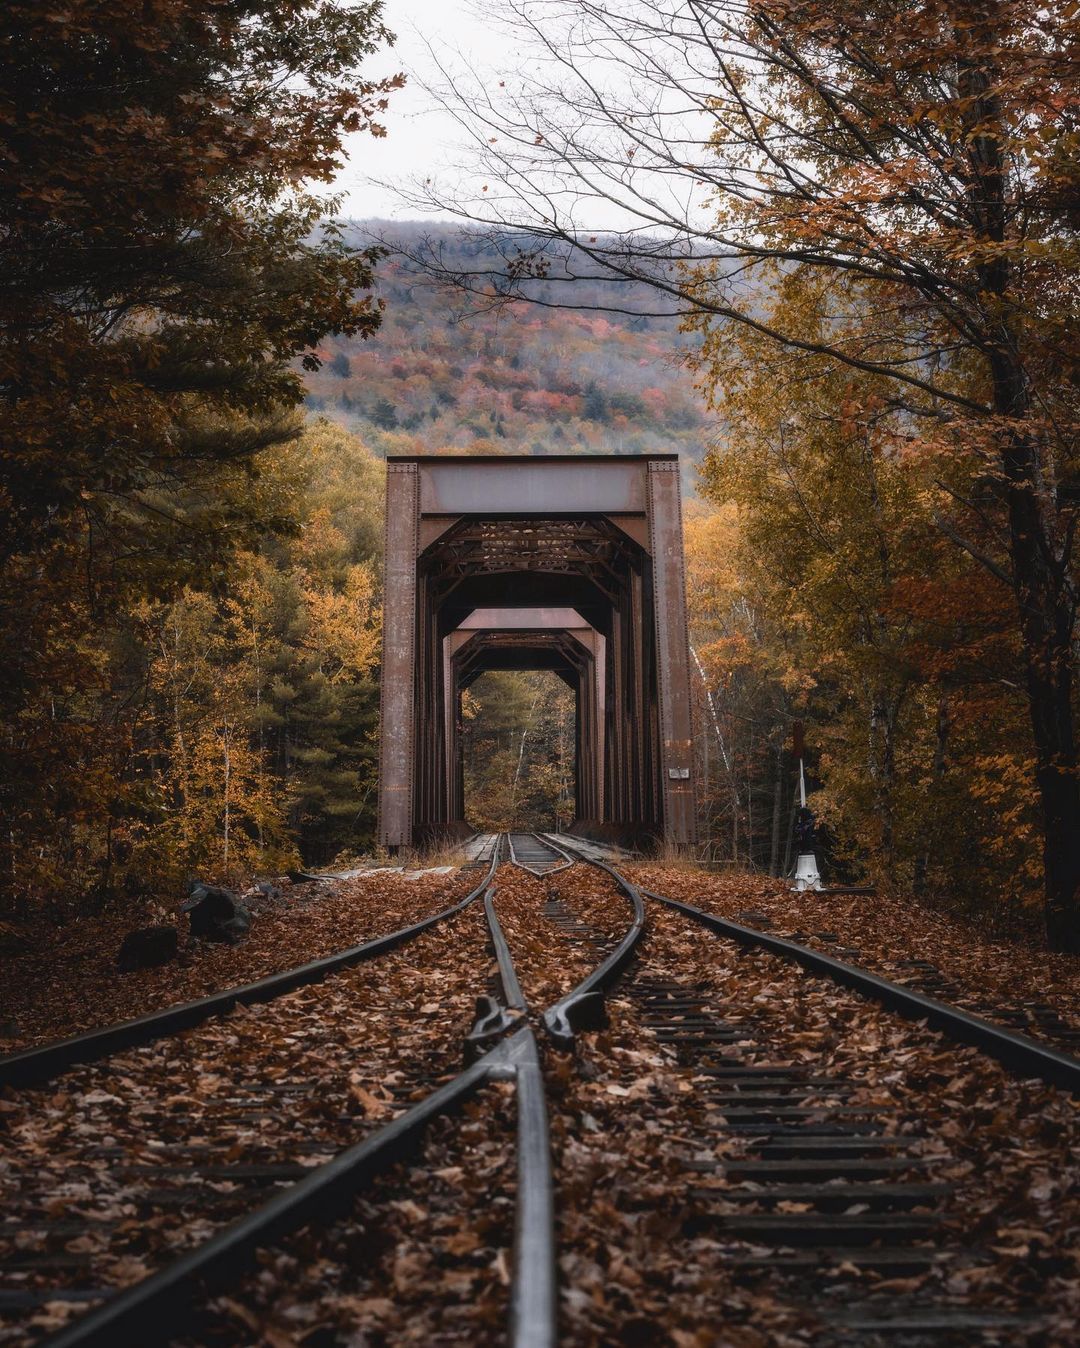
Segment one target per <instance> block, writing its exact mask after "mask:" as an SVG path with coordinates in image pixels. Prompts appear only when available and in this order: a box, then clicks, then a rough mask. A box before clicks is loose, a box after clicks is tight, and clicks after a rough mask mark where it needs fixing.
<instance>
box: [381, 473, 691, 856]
mask: <svg viewBox="0 0 1080 1348" xmlns="http://www.w3.org/2000/svg"><path fill="white" fill-rule="evenodd" d="M493 669H522V670H538V669H544V670H552V671H554V672H555V673H556V674H557V675H559V676H560V677H561V678H562V679H564V680H565V681H566V682H567V683H568V684H569V685H570V687H571V688H572V689H573V690H574V693H575V697H576V708H577V712H576V735H575V744H576V754H575V792H576V797H575V798H576V809H577V818H576V820H575V822H574V826H573V831H574V832H576V833H579V834H580V835H582V836H586V837H594V838H606V839H611V840H616V841H620V842H627V843H636V844H638V845H649V844H655V843H658V842H666V843H674V844H683V843H689V842H692V841H694V838H695V811H694V782H693V755H692V738H691V705H690V687H689V643H688V639H687V627H686V597H685V580H684V572H683V542H682V507H681V500H680V493H679V464H678V457H677V456H676V455H673V454H647V455H634V456H629V455H574V456H569V455H567V456H557V457H556V456H553V457H549V458H527V457H522V456H509V455H504V456H496V457H487V456H485V457H445V456H435V455H431V456H423V455H420V456H413V455H409V456H401V457H396V456H395V457H390V458H388V460H387V484H386V597H385V609H384V614H383V668H382V733H381V764H380V779H379V783H380V795H379V840H380V841H381V842H382V843H383V844H384V845H385V846H386V847H388V848H390V849H392V850H396V849H398V848H400V847H403V846H411V845H413V844H417V843H423V842H430V841H433V840H437V839H440V838H452V837H456V836H461V835H464V834H465V833H467V832H470V831H471V830H470V829H469V828H468V825H467V823H466V802H465V791H464V773H463V767H462V750H461V712H460V704H461V694H462V692H463V690H464V689H466V688H467V687H468V686H469V685H470V684H471V683H472V682H473V681H474V680H475V679H477V678H478V677H479V676H480V675H481V674H482V673H484V672H486V671H487V670H493Z"/></svg>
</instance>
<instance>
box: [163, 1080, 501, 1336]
mask: <svg viewBox="0 0 1080 1348" xmlns="http://www.w3.org/2000/svg"><path fill="white" fill-rule="evenodd" d="M513 1136H514V1094H513V1087H512V1086H509V1085H495V1086H491V1087H488V1088H487V1089H486V1090H485V1091H484V1092H483V1094H482V1095H481V1096H479V1097H478V1098H477V1099H476V1100H473V1101H470V1102H469V1104H467V1105H466V1106H465V1109H464V1111H463V1117H462V1118H456V1119H448V1118H443V1119H440V1120H438V1121H437V1122H436V1123H435V1124H434V1125H433V1126H432V1128H431V1129H430V1130H429V1132H428V1134H427V1137H426V1138H425V1141H424V1145H423V1149H422V1153H421V1154H420V1155H419V1156H418V1157H417V1158H416V1159H415V1160H414V1161H413V1162H412V1163H411V1164H402V1165H398V1166H395V1167H394V1169H393V1170H392V1171H390V1172H388V1173H387V1174H386V1175H384V1176H382V1177H380V1178H379V1179H378V1180H377V1181H376V1182H375V1183H374V1184H373V1185H371V1186H370V1187H369V1188H368V1189H366V1190H365V1192H364V1194H363V1196H362V1197H361V1198H359V1199H357V1200H356V1201H354V1202H353V1203H352V1205H351V1207H350V1211H349V1213H348V1215H347V1216H346V1217H344V1218H342V1219H341V1220H339V1221H337V1222H335V1223H333V1224H332V1225H331V1226H330V1227H329V1228H326V1229H313V1228H308V1229H307V1230H305V1231H303V1232H301V1233H300V1234H299V1235H298V1236H295V1237H293V1238H291V1239H289V1240H287V1241H284V1242H283V1243H282V1245H281V1246H280V1247H279V1248H277V1249H274V1250H268V1251H264V1252H263V1253H262V1254H261V1256H260V1261H259V1264H260V1267H259V1272H258V1274H257V1275H255V1276H253V1277H247V1278H245V1279H243V1281H242V1283H241V1284H240V1285H239V1286H238V1287H236V1288H235V1289H233V1290H232V1291H231V1292H230V1293H229V1295H227V1296H221V1297H217V1298H215V1299H214V1300H213V1301H212V1302H211V1304H210V1306H209V1308H208V1313H207V1314H206V1315H205V1317H204V1318H203V1321H202V1323H201V1324H200V1326H199V1329H198V1332H197V1334H196V1335H194V1336H193V1337H192V1338H190V1339H185V1340H183V1341H181V1342H180V1343H178V1344H176V1348H218V1346H219V1345H220V1348H225V1345H228V1348H237V1345H239V1344H245V1345H247V1344H250V1345H252V1346H253V1348H254V1346H255V1345H259V1346H260V1348H261V1346H262V1345H266V1348H331V1346H332V1345H342V1346H343V1345H363V1346H364V1348H383V1345H389V1344H420V1345H425V1346H426V1345H429V1344H448V1343H459V1344H469V1345H479V1344H491V1345H496V1344H501V1343H505V1341H506V1317H507V1314H508V1302H509V1297H508V1287H509V1282H510V1277H511V1269H512V1262H511V1261H512V1258H513V1254H512V1246H513V1231H514V1148H513Z"/></svg>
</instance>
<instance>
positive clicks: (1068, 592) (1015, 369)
mask: <svg viewBox="0 0 1080 1348" xmlns="http://www.w3.org/2000/svg"><path fill="white" fill-rule="evenodd" d="M961 36H963V35H962V34H961ZM997 76H998V72H997V71H995V70H993V69H991V68H988V67H987V65H986V63H985V58H983V57H980V58H979V59H977V60H972V61H971V62H963V61H962V62H961V63H960V64H959V66H958V70H957V88H958V92H959V93H960V95H961V97H962V98H963V99H965V100H966V113H965V116H966V118H967V119H968V124H969V128H970V136H969V146H968V154H969V167H970V169H971V174H970V178H971V182H970V187H969V207H970V211H971V216H972V219H973V221H974V222H975V226H976V233H977V235H978V236H979V237H980V239H981V240H985V241H987V242H989V243H992V244H994V245H1002V244H1003V243H1004V242H1005V239H1006V234H1007V229H1008V212H1007V209H1006V175H1007V171H1008V167H1007V165H1006V162H1005V158H1004V153H1003V149H1002V146H1003V144H1004V143H1005V137H1004V136H1003V135H1002V134H1001V132H1000V130H999V128H1000V127H1001V125H1002V122H1003V115H1002V109H1001V102H1000V98H999V96H998V94H997V93H996V91H995V90H996V81H997ZM975 273H976V276H977V278H978V281H979V285H980V288H981V290H982V291H983V292H984V294H986V295H988V296H990V297H992V301H993V302H992V304H991V305H989V306H987V318H988V321H987V327H986V350H987V360H988V364H989V368H990V379H991V383H992V387H993V394H994V411H995V412H996V413H997V415H998V416H999V417H1000V418H1001V419H1002V421H1003V422H1004V423H1005V424H1004V425H1002V427H1001V430H1000V434H1001V437H1002V444H1001V466H1002V471H1003V477H1004V497H1005V506H1006V510H1007V513H1008V520H1009V559H1010V561H1011V563H1012V574H1013V586H1014V589H1015V592H1016V601H1017V604H1018V606H1019V610H1020V634H1021V638H1022V641H1023V647H1024V661H1025V665H1026V669H1027V685H1028V706H1029V710H1030V714H1031V729H1032V734H1033V737H1034V740H1035V762H1036V768H1035V777H1036V781H1037V783H1038V787H1039V796H1040V799H1041V803H1042V813H1043V865H1044V870H1045V882H1044V885H1045V888H1044V903H1045V914H1046V936H1047V940H1048V941H1049V943H1050V945H1051V947H1052V948H1053V949H1055V950H1068V951H1077V952H1080V920H1078V919H1080V896H1078V893H1077V890H1078V888H1080V782H1078V781H1077V775H1076V774H1077V754H1076V728H1075V725H1074V723H1073V711H1072V695H1073V637H1074V634H1075V627H1076V592H1075V586H1074V585H1073V579H1072V574H1071V569H1070V557H1069V553H1068V548H1067V546H1066V543H1065V541H1064V539H1063V537H1062V530H1061V525H1060V520H1059V517H1058V511H1057V494H1056V490H1055V487H1054V485H1053V483H1052V481H1051V480H1050V475H1049V474H1048V473H1047V471H1046V465H1045V463H1044V453H1043V451H1044V444H1043V440H1042V436H1041V434H1040V432H1039V429H1038V427H1037V426H1036V425H1033V424H1032V417H1031V409H1032V393H1031V388H1030V386H1029V383H1028V377H1027V373H1026V371H1025V367H1024V362H1023V359H1022V356H1021V352H1020V349H1019V341H1018V334H1017V332H1016V331H1014V330H1013V329H1012V327H1011V325H1010V323H1009V320H1008V318H1007V317H1004V316H1003V315H1007V314H1008V312H1009V311H1010V306H1009V304H1008V299H1009V282H1010V274H1009V263H1008V260H1007V254H1006V252H1005V250H1004V249H1003V248H1001V247H997V248H995V250H994V251H993V252H991V253H990V255H989V256H988V258H987V259H986V260H982V261H979V262H978V263H977V264H976V267H975Z"/></svg>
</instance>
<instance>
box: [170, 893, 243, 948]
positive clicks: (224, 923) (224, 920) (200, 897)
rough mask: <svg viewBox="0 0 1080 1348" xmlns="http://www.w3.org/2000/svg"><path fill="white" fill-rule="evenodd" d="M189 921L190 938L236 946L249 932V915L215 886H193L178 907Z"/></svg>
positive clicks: (238, 903)
mask: <svg viewBox="0 0 1080 1348" xmlns="http://www.w3.org/2000/svg"><path fill="white" fill-rule="evenodd" d="M180 911H181V912H182V913H187V914H188V916H189V918H190V920H191V934H192V936H198V937H202V938H203V939H205V940H207V941H224V942H226V943H227V944H229V945H236V943H237V941H239V940H240V938H241V937H242V936H245V935H246V934H247V933H248V932H249V931H250V930H251V914H250V913H249V912H248V910H247V909H246V908H245V907H244V905H243V904H242V903H241V902H240V900H239V899H238V898H237V897H236V895H235V894H234V893H233V892H232V890H231V889H222V888H219V887H218V886H217V885H203V884H195V885H193V886H192V889H191V892H190V894H189V895H188V897H187V898H186V899H185V900H184V902H183V903H182V904H181V906H180Z"/></svg>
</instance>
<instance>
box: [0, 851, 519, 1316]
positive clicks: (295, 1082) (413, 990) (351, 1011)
mask: <svg viewBox="0 0 1080 1348" xmlns="http://www.w3.org/2000/svg"><path fill="white" fill-rule="evenodd" d="M497 864H498V848H497V847H495V848H493V849H492V850H491V854H490V855H489V856H488V857H487V859H486V860H482V861H480V862H478V863H476V864H475V865H474V866H473V867H471V868H470V869H473V870H474V871H476V872H477V873H478V877H479V878H478V883H477V884H476V885H475V886H474V887H473V889H472V890H471V891H470V893H469V894H468V895H467V896H466V897H465V898H464V899H463V900H461V901H459V902H456V903H453V904H451V905H450V906H449V907H448V908H446V909H444V910H443V911H441V912H439V913H436V914H433V915H432V916H430V917H428V918H425V919H423V920H421V921H419V922H417V923H414V924H412V925H410V926H409V927H406V928H403V929H401V930H399V931H396V932H392V933H389V934H387V935H385V936H382V937H379V938H376V939H375V940H373V941H370V942H367V943H365V944H363V945H360V946H354V947H350V948H349V949H347V950H345V951H342V952H339V953H338V954H337V955H334V956H331V957H328V958H326V959H321V960H316V961H312V962H310V963H309V964H306V965H303V966H301V967H299V968H296V969H290V970H286V971H284V972H282V973H279V974H276V975H273V976H270V977H267V978H263V979H260V980H258V981H257V982H255V983H251V984H246V985H244V986H242V987H239V988H233V989H229V990H226V991H224V992H221V993H219V994H215V995H214V996H211V997H205V998H201V999H199V1000H198V1001H196V1002H191V1003H186V1004H184V1005H182V1006H179V1007H173V1008H169V1009H168V1010H165V1011H162V1012H157V1013H153V1014H151V1015H147V1016H143V1017H139V1018H137V1019H136V1020H133V1021H128V1022H124V1023H123V1024H121V1025H117V1026H111V1027H106V1028H104V1029H101V1030H96V1031H92V1032H89V1033H86V1034H82V1035H78V1036H75V1037H73V1038H71V1039H68V1040H64V1041H61V1042H59V1043H56V1044H51V1045H45V1046H43V1047H42V1048H38V1049H32V1050H27V1051H25V1052H22V1053H18V1054H15V1055H12V1056H10V1057H8V1058H6V1059H3V1060H0V1087H2V1088H4V1089H3V1095H4V1096H5V1097H6V1099H4V1100H0V1124H3V1125H4V1128H5V1133H6V1137H7V1145H6V1146H5V1148H4V1159H3V1162H2V1165H0V1195H2V1198H3V1211H2V1216H0V1318H2V1319H3V1320H5V1321H6V1323H7V1328H8V1331H9V1334H5V1332H4V1328H3V1325H2V1324H0V1338H3V1339H6V1341H10V1337H9V1335H10V1334H15V1335H19V1333H20V1330H19V1325H20V1323H22V1322H25V1321H27V1320H31V1319H33V1317H34V1314H35V1312H39V1311H40V1308H41V1307H42V1306H47V1305H49V1304H50V1303H58V1302H66V1303H69V1304H94V1303H97V1302H100V1301H102V1300H104V1299H105V1298H106V1296H107V1295H108V1290H109V1285H110V1282H111V1281H128V1280H130V1279H131V1278H132V1276H133V1273H137V1272H138V1271H140V1270H141V1266H142V1265H143V1264H145V1263H150V1262H151V1260H150V1259H149V1258H148V1253H149V1252H148V1251H147V1249H146V1246H147V1239H146V1238H145V1235H146V1233H147V1232H149V1233H151V1236H150V1245H151V1251H152V1256H153V1257H154V1258H156V1259H158V1260H160V1259H164V1258H167V1257H169V1255H170V1254H171V1253H172V1252H174V1251H175V1250H176V1249H183V1248H186V1247H187V1246H188V1245H190V1244H192V1243H193V1241H194V1240H197V1238H198V1235H199V1234H200V1232H201V1231H203V1230H206V1229H209V1228H210V1227H218V1226H222V1225H224V1224H226V1223H228V1222H229V1221H231V1220H235V1219H237V1218H239V1217H240V1216H241V1215H243V1214H244V1213H246V1212H248V1211H249V1210H250V1209H252V1208H253V1207H258V1206H259V1205H260V1204H261V1203H262V1202H263V1201H264V1200H265V1199H266V1197H267V1195H268V1194H276V1191H277V1190H278V1189H279V1188H280V1186H282V1185H294V1184H295V1183H296V1182H297V1181H299V1180H301V1179H303V1178H305V1177H307V1176H309V1175H310V1174H311V1173H313V1168H314V1167H317V1166H318V1165H319V1163H320V1162H321V1161H328V1160H330V1159H331V1158H333V1157H334V1156H335V1155H336V1154H337V1153H338V1152H339V1151H341V1150H342V1147H343V1141H342V1139H345V1142H350V1141H353V1140H355V1138H356V1136H357V1133H358V1131H367V1130H368V1128H369V1127H370V1121H368V1122H367V1124H366V1126H365V1115H366V1114H371V1113H377V1112H378V1111H380V1110H381V1109H383V1108H385V1109H387V1110H389V1109H390V1108H391V1107H392V1104H393V1103H395V1102H397V1101H409V1100H412V1099H419V1098H422V1097H424V1096H426V1095H427V1094H428V1093H429V1092H430V1091H431V1089H432V1087H433V1086H434V1085H437V1084H438V1083H439V1082H440V1080H441V1079H443V1078H444V1077H446V1075H447V1073H446V1071H445V1070H444V1069H445V1067H446V1066H447V1065H448V1064H449V1065H450V1066H451V1071H450V1072H449V1075H450V1076H453V1075H454V1071H455V1070H456V1058H457V1054H458V1045H457V1040H456V1037H455V1036H454V1032H453V1027H452V1026H450V1027H447V1030H446V1031H445V1033H444V1034H443V1036H442V1041H441V1043H440V1042H439V1041H438V1039H437V1037H435V1042H434V1043H433V1045H432V1046H431V1049H432V1051H431V1052H429V1053H425V1054H418V1055H417V1056H416V1057H415V1060H410V1058H409V1056H408V1054H407V1052H404V1051H403V1052H397V1051H396V1050H397V1045H396V1044H395V1038H396V1037H397V1036H398V1034H399V1033H403V1034H404V1039H403V1043H404V1044H406V1045H407V1044H409V1043H411V1042H412V1040H414V1039H421V1040H428V1039H432V1038H433V1037H432V1036H431V1034H430V1033H429V1030H428V1021H429V1020H430V1019H431V1013H432V1012H434V1011H437V1010H440V1009H442V1008H441V1007H436V1006H431V1005H428V998H427V997H426V996H425V992H424V986H423V977H422V974H421V973H419V972H416V971H410V969H409V964H410V961H411V960H412V958H413V955H412V952H413V951H414V950H417V949H420V948H423V947H424V946H425V942H426V943H428V945H429V946H430V950H429V951H428V955H429V958H431V957H434V960H435V963H436V964H437V963H438V959H439V956H440V955H441V954H442V953H443V950H442V948H443V947H444V946H446V945H447V944H449V943H452V941H453V938H452V936H451V935H450V933H451V932H452V931H455V930H456V928H458V927H460V928H461V933H460V937H461V939H460V945H461V947H462V948H463V952H464V954H465V956H466V957H467V956H468V954H469V953H470V952H469V949H468V946H469V943H470V942H471V944H472V947H473V949H472V951H471V957H472V958H471V960H470V961H468V963H467V967H466V968H465V970H463V972H464V974H465V979H464V982H463V986H462V987H461V988H460V989H458V1000H459V1002H460V1004H461V1013H462V1014H465V1015H467V1014H468V1008H469V1007H470V1006H471V1004H472V1001H473V999H474V997H475V995H476V991H477V989H478V985H479V983H478V980H479V977H480V976H479V974H478V973H477V972H476V965H477V964H479V963H481V962H482V960H483V958H484V946H485V937H484V931H483V922H482V918H481V919H479V920H478V921H476V922H472V923H471V927H472V930H471V931H470V930H469V929H468V924H469V920H470V917H471V915H470V914H469V913H468V911H467V910H468V909H469V908H470V905H471V904H473V903H474V901H475V900H476V899H477V898H479V897H480V896H481V895H482V894H483V892H484V890H485V889H486V888H487V886H488V884H489V881H490V877H491V875H492V874H493V872H494V870H495V867H496V866H497ZM406 951H407V952H408V955H407V956H406V954H405V952H406ZM417 958H419V957H417ZM388 964H389V965H391V966H394V965H395V964H396V966H397V967H396V973H397V976H398V981H397V984H396V986H395V987H394V988H392V989H389V988H380V986H379V980H378V978H377V977H376V976H375V975H374V973H369V972H368V970H374V969H375V968H376V967H378V968H379V969H380V970H382V969H384V968H385V967H386V966H387V965H388ZM403 992H404V993H405V995H406V997H407V1000H404V1001H401V1000H395V998H397V999H400V998H401V997H402V993H403ZM230 1013H231V1014H230ZM380 1027H381V1030H380ZM365 1037H369V1038H370V1041H371V1042H369V1044H368V1045H367V1048H368V1050H369V1052H368V1054H367V1055H366V1056H367V1057H368V1058H371V1059H374V1060H375V1061H377V1062H381V1063H382V1066H383V1069H384V1070H383V1075H384V1076H385V1075H387V1073H395V1075H394V1076H393V1080H392V1082H391V1084H390V1085H389V1087H388V1088H387V1090H386V1097H387V1098H386V1099H385V1100H380V1099H379V1098H378V1097H375V1096H373V1095H372V1094H371V1092H369V1091H368V1089H367V1086H368V1085H369V1084H371V1083H370V1082H368V1080H367V1077H366V1076H365V1075H364V1072H365V1070H367V1069H368V1068H371V1067H373V1066H374V1062H365V1060H364V1058H363V1057H362V1058H361V1060H360V1062H359V1063H357V1061H356V1054H355V1053H354V1052H353V1051H352V1050H351V1048H350V1047H349V1046H350V1045H351V1044H363V1043H364V1039H365ZM421 1047H423V1045H421ZM376 1050H377V1051H376ZM440 1054H441V1057H440ZM313 1064H314V1066H315V1067H318V1068H319V1069H320V1072H321V1075H319V1073H316V1072H314V1071H313ZM27 1086H30V1087H33V1088H34V1089H31V1090H29V1091H27V1090H25V1088H26V1087H27ZM15 1088H20V1089H19V1091H18V1093H16V1089H15ZM301 1106H302V1108H301ZM58 1172H62V1174H60V1178H59V1180H58V1178H57V1177H58ZM90 1341H93V1340H90ZM100 1341H102V1342H106V1341H109V1340H108V1331H106V1335H105V1338H103V1339H101V1340H100Z"/></svg>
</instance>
